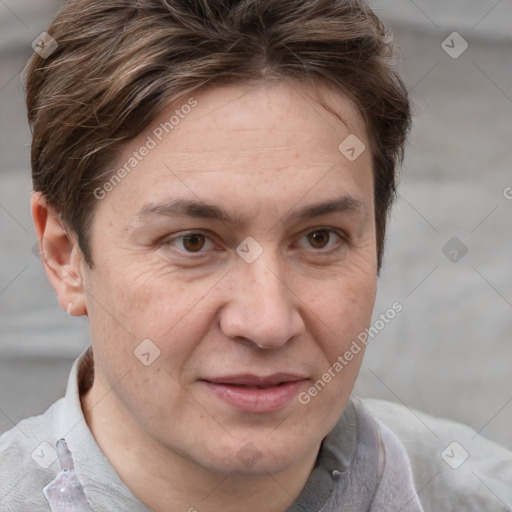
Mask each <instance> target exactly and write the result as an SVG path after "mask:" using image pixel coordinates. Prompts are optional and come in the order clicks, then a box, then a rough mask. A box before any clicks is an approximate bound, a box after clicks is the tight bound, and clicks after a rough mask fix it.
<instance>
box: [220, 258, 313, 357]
mask: <svg viewBox="0 0 512 512" xmlns="http://www.w3.org/2000/svg"><path fill="white" fill-rule="evenodd" d="M266 252H267V251H264V253H263V254H262V255H260V256H259V257H258V258H257V259H256V260H255V261H253V262H252V263H246V262H245V261H239V262H238V265H237V266H236V268H235V269H234V272H232V275H231V276H230V279H231V286H230V287H229V298H228V300H227V304H226V305H225V306H224V308H223V309H222V311H221V317H220V328H221V330H222V332H223V334H224V335H225V336H227V337H228V338H229V339H231V340H233V341H237V342H242V343H249V342H250V343H251V344H253V345H255V346H258V347H260V348H265V349H277V348H280V347H282V346H283V345H285V344H286V343H287V342H288V341H289V340H291V339H292V338H294V337H296V336H298V335H300V334H301V333H303V332H304V328H305V326H304V322H303V319H302V316H301V314H300V310H299V304H300V303H301V301H300V298H299V297H297V295H296V294H295V293H294V292H293V289H291V287H290V284H289V283H288V282H286V281H285V276H284V273H283V272H281V271H280V270H279V266H278V265H277V264H276V261H275V259H273V258H268V257H264V254H265V253H266ZM269 263H270V264H269Z"/></svg>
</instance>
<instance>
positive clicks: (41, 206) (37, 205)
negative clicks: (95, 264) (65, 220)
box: [31, 192, 87, 316]
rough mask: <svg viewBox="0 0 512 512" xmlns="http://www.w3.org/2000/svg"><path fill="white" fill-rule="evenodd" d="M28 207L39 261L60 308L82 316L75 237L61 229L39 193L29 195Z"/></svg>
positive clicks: (82, 292)
mask: <svg viewBox="0 0 512 512" xmlns="http://www.w3.org/2000/svg"><path fill="white" fill-rule="evenodd" d="M31 209H32V218H33V220H34V226H35V229H36V233H37V238H38V240H39V250H40V253H41V260H42V262H43V266H44V269H45V272H46V275H47V276H48V279H49V280H50V283H51V284H52V286H53V288H54V290H55V292H56V293H57V297H58V298H59V302H60V305H61V307H62V309H63V310H64V311H66V312H67V313H68V314H70V315H74V316H82V315H86V314H87V308H86V303H85V294H84V289H83V272H82V257H81V251H80V248H79V247H78V242H77V241H76V238H75V237H74V236H72V235H71V234H69V233H68V232H67V231H66V230H65V229H64V227H63V226H62V223H61V221H60V219H59V216H58V215H57V214H56V213H55V211H54V210H53V209H52V208H51V207H50V206H48V204H47V202H46V200H45V198H44V197H43V195H42V194H41V193H40V192H35V193H34V194H33V196H32V200H31Z"/></svg>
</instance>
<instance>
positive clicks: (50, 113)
mask: <svg viewBox="0 0 512 512" xmlns="http://www.w3.org/2000/svg"><path fill="white" fill-rule="evenodd" d="M48 33H49V34H50V35H51V37H52V38H53V39H54V40H55V41H56V43H57V45H58V46H57V48H56V49H55V50H54V51H53V53H51V55H49V56H47V57H46V58H42V57H40V56H39V55H35V56H34V57H33V60H32V62H31V64H30V67H29V70H28V72H27V106H28V115H29V120H30V123H31V126H32V129H33V144H32V171H33V183H34V191H35V195H34V198H33V213H34V220H35V223H36V228H37V231H38V234H39V237H40V239H41V240H42V245H43V247H42V249H43V251H46V254H47V257H46V259H45V268H46V271H47V273H48V275H49V278H50V280H51V281H52V284H53V286H54V288H55V289H56V291H57V294H58V296H59V300H60V302H61V305H62V307H63V308H64V309H69V312H70V313H72V314H75V315H87V316H88V318H89V324H90V331H91V344H92V347H93V353H94V363H95V381H94V386H97V387H98V389H102V390H104V391H105V390H108V391H109V397H110V398H109V400H111V406H112V408H113V409H115V410H116V414H117V417H120V418H124V419H125V422H124V423H125V425H130V426H131V427H130V428H131V429H132V431H135V430H137V431H138V432H139V433H140V434H141V435H144V436H146V438H147V439H150V440H151V442H152V443H154V445H155V446H159V447H163V448H165V449H167V450H170V451H173V452H176V453H179V454H180V455H182V456H183V457H184V458H186V459H187V460H190V461H193V462H194V463H198V464H199V465H201V466H203V467H207V468H210V469H212V470H216V471H223V472H231V471H246V472H261V473H265V472H274V473H275V472H278V471H283V470H285V469H286V468H288V467H290V466H291V465H293V464H294V463H296V462H298V461H299V460H300V459H301V457H304V455H305V454H306V453H307V452H308V451H311V449H312V447H314V446H318V443H319V442H320V440H321V439H322V438H323V437H324V436H325V434H326V433H327V432H328V431H329V430H330V429H331V428H332V426H333V425H334V423H335V422H336V420H337V418H338V417H339V415H340V413H341V412H342V410H343V408H344V407H345V404H346V402H347V400H348V397H349V395H350V392H351V391H352V388H353V385H354V382H355V379H356V377H357V373H358V370H359V366H360V364H361V359H362V356H363V353H364V347H360V350H359V351H357V352H356V351H355V350H353V351H352V352H353V354H352V357H351V358H350V360H349V361H347V364H343V367H342V369H341V370H339V371H337V370H336V369H333V364H334V363H335V362H336V361H339V359H338V358H339V357H343V355H344V354H345V353H346V352H347V351H349V349H350V347H351V346H352V343H353V341H354V340H355V339H357V336H358V334H359V333H360V332H361V331H363V330H364V329H365V328H366V327H367V326H368V324H369V322H370V319H371V314H372V309H373V304H374V299H375V289H376V280H377V276H378V272H379V269H380V266H381V263H382V253H383V247H384V234H385V227H386V219H387V216H388V210H389V207H390V205H391V202H392V200H393V197H394V194H395V179H396V178H395V175H396V170H397V166H398V165H399V163H400V161H401V158H402V155H403V145H404V142H405V138H406V135H407V132H408V129H409V122H410V114H409V102H408V98H407V93H406V90H405V87H404V85H403V83H402V81H401V80H400V78H399V77H398V75H397V74H396V72H395V70H394V69H393V67H392V64H393V62H392V56H393V47H392V42H391V39H390V38H389V36H388V35H387V34H386V32H385V30H384V28H383V26H382V25H381V23H380V21H379V20H378V19H377V18H376V17H375V15H374V14H373V13H372V12H371V10H370V9H369V8H368V7H366V6H365V5H363V4H362V3H361V2H359V1H355V0H349V1H342V0H339V1H321V0H307V1H303V0H301V1H300V2H299V1H294V0H291V1H278V0H263V1H254V0H240V1H234V0H231V1H228V0H226V1H222V2H212V1H207V0H202V1H197V2H190V1H188V0H186V1H185V0H182V1H178V0H176V1H164V0H159V1H158V0H139V1H138V2H132V1H128V0H113V1H111V2H102V1H99V0H77V1H69V2H67V3H66V4H65V5H64V7H63V8H62V9H61V11H60V12H59V13H58V15H57V16H56V18H55V19H54V21H53V23H52V24H51V26H50V27H49V29H48ZM200 203H202V204H200ZM327 203H329V204H327ZM321 205H322V206H321ZM315 207H318V208H315ZM70 304H71V306H70ZM340 364H341V363H340ZM326 372H327V374H328V375H329V376H330V377H325V378H324V379H323V378H322V376H324V375H325V374H326ZM248 375H250V379H253V380H254V379H255V378H260V377H269V378H270V380H265V381H264V382H263V381H262V384H264V385H265V386H270V387H272V386H271V384H272V383H274V384H275V382H273V380H277V381H279V382H282V381H288V382H289V383H288V384H285V385H284V387H285V388H289V389H287V391H286V392H283V391H282V390H280V391H279V390H278V391H276V390H273V391H272V393H274V392H275V394H274V395H272V396H271V397H270V398H269V396H270V394H271V393H270V392H269V396H267V397H266V398H265V399H264V400H263V401H262V402H261V403H260V402H259V400H260V398H258V399H255V398H254V397H255V396H257V393H258V391H254V396H252V395H251V393H252V391H251V390H247V389H246V390H245V391H243V392H242V393H238V391H237V390H236V389H235V390H233V388H232V385H233V384H236V382H235V381H237V379H238V380H240V379H242V380H243V379H247V378H248V377H247V376H248ZM319 380H322V381H323V382H324V383H325V384H326V385H325V386H322V389H321V391H318V393H317V394H315V396H314V400H308V401H307V402H308V403H304V402H305V400H302V401H301V400H300V399H299V398H298V397H299V395H300V393H304V392H306V391H307V390H308V389H310V388H311V386H313V385H314V384H315V383H316V382H318V381H319ZM326 380H328V382H325V381H326ZM228 381H229V382H228ZM271 381H272V382H271ZM255 383H256V382H253V384H255ZM235 387H236V386H235ZM274 387H275V386H274ZM280 387H283V385H282V384H281V386H280ZM317 387H318V386H317ZM251 396H252V398H251ZM303 396H304V395H303ZM308 396H310V395H308ZM170 425H172V428H171V429H170V428H169V426H170ZM198 440H199V441H200V443H199V444H198ZM249 443H250V444H249ZM199 446H200V447H199ZM247 446H250V449H251V450H254V449H255V450H257V453H258V459H259V461H258V463H257V464H255V465H252V464H251V465H247V464H245V463H244V461H243V457H240V456H239V457H237V456H236V455H237V454H240V450H242V453H243V449H244V447H247ZM247 449H248V448H246V450H247ZM260 457H261V458H260Z"/></svg>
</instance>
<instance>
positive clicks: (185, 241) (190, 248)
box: [183, 235, 204, 252]
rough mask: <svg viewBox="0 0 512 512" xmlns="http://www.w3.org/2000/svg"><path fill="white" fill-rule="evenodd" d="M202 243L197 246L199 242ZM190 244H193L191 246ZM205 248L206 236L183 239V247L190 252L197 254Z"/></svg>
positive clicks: (189, 236)
mask: <svg viewBox="0 0 512 512" xmlns="http://www.w3.org/2000/svg"><path fill="white" fill-rule="evenodd" d="M198 240H199V241H200V243H199V247H198V245H197V241H198ZM189 242H192V244H190V243H189ZM203 246H204V235H188V236H185V237H183V247H185V249H187V251H190V252H197V251H198V250H201V249H202V248H203Z"/></svg>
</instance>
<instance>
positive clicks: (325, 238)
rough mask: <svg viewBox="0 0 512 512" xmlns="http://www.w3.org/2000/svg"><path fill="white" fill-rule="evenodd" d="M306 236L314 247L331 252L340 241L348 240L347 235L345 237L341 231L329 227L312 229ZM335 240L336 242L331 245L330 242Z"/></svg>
mask: <svg viewBox="0 0 512 512" xmlns="http://www.w3.org/2000/svg"><path fill="white" fill-rule="evenodd" d="M304 238H306V239H307V241H308V244H309V245H310V247H312V248H313V249H319V251H320V252H331V251H332V250H333V249H332V248H333V247H336V245H339V242H340V241H341V242H343V241H345V240H346V237H344V236H343V235H342V234H341V233H338V232H337V231H335V230H333V229H327V228H318V229H315V230H313V231H310V232H309V233H307V234H306V235H305V236H304ZM333 240H334V242H333V243H331V244H330V245H329V243H330V242H331V241H333ZM337 242H338V243H337ZM341 245H343V244H341ZM340 249H341V247H340ZM334 250H336V249H334Z"/></svg>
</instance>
